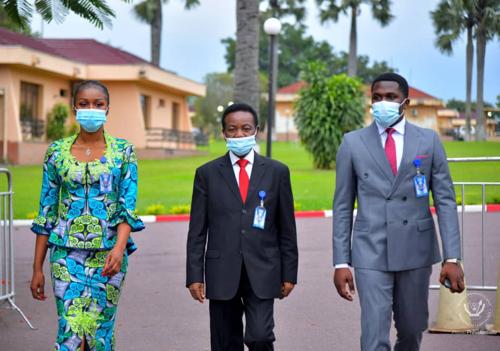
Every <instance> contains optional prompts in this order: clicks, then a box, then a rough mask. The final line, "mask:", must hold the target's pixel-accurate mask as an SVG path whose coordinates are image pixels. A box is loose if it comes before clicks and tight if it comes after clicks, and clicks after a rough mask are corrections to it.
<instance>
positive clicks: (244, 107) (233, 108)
mask: <svg viewBox="0 0 500 351" xmlns="http://www.w3.org/2000/svg"><path fill="white" fill-rule="evenodd" d="M239 111H243V112H250V113H251V114H252V116H253V121H254V123H255V128H257V127H258V126H259V118H258V117H257V112H255V110H254V109H253V107H252V106H250V105H249V104H246V103H244V102H237V103H234V104H231V105H229V106H228V107H226V109H225V110H224V112H223V113H222V118H221V123H222V129H223V130H224V129H226V116H227V115H228V114H230V113H233V112H239Z"/></svg>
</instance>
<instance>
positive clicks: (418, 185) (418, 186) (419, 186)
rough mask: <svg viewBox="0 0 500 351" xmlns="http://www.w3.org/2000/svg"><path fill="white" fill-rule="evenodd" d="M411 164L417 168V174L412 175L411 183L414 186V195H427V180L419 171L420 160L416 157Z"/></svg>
mask: <svg viewBox="0 0 500 351" xmlns="http://www.w3.org/2000/svg"><path fill="white" fill-rule="evenodd" d="M413 165H414V166H415V168H416V169H417V175H415V177H413V185H414V186H415V195H416V196H417V197H426V196H429V190H428V189H427V180H426V178H425V174H422V173H421V172H420V165H421V163H420V160H419V159H416V160H414V161H413Z"/></svg>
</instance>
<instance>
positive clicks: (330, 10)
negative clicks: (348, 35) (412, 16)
mask: <svg viewBox="0 0 500 351" xmlns="http://www.w3.org/2000/svg"><path fill="white" fill-rule="evenodd" d="M363 3H365V4H368V5H370V7H371V10H372V15H373V17H374V18H375V19H376V20H377V21H378V22H379V23H380V24H381V25H382V26H386V25H388V24H389V22H390V21H391V20H392V19H393V18H394V16H393V15H392V14H391V1H390V0H341V1H337V0H316V4H317V5H318V8H319V18H320V21H321V23H325V22H328V21H333V22H337V21H338V19H339V15H340V14H341V13H342V14H348V13H349V14H350V13H351V11H352V9H355V10H356V11H355V12H356V16H359V14H360V13H361V11H360V6H361V4H363Z"/></svg>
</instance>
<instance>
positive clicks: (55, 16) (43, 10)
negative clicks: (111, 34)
mask: <svg viewBox="0 0 500 351" xmlns="http://www.w3.org/2000/svg"><path fill="white" fill-rule="evenodd" d="M124 1H125V2H129V1H130V0H124ZM0 7H2V8H3V9H4V10H5V13H6V14H7V16H8V17H9V18H10V20H11V21H12V22H13V23H15V24H16V25H17V26H19V28H21V29H22V30H23V31H28V30H29V27H30V22H31V18H32V17H33V12H34V11H36V12H37V13H38V14H39V15H40V16H41V17H42V20H44V21H45V22H51V21H52V20H55V21H56V22H58V23H60V22H62V21H63V20H64V18H65V17H66V16H67V15H68V14H69V13H70V12H72V13H74V14H76V15H78V16H80V17H82V18H84V19H86V20H87V21H89V22H90V23H92V24H93V25H94V26H96V27H97V28H99V29H103V28H104V26H107V27H110V26H111V18H112V17H115V13H114V11H113V10H112V9H111V7H109V5H108V3H107V1H106V0H83V1H68V0H37V1H35V2H34V6H33V4H32V3H31V1H28V0H0Z"/></svg>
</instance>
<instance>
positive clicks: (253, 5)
mask: <svg viewBox="0 0 500 351" xmlns="http://www.w3.org/2000/svg"><path fill="white" fill-rule="evenodd" d="M259 90H260V89H259V1H256V0H237V1H236V54H235V63H234V101H235V102H245V103H247V104H249V105H250V106H252V107H253V108H254V109H255V110H256V111H259Z"/></svg>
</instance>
